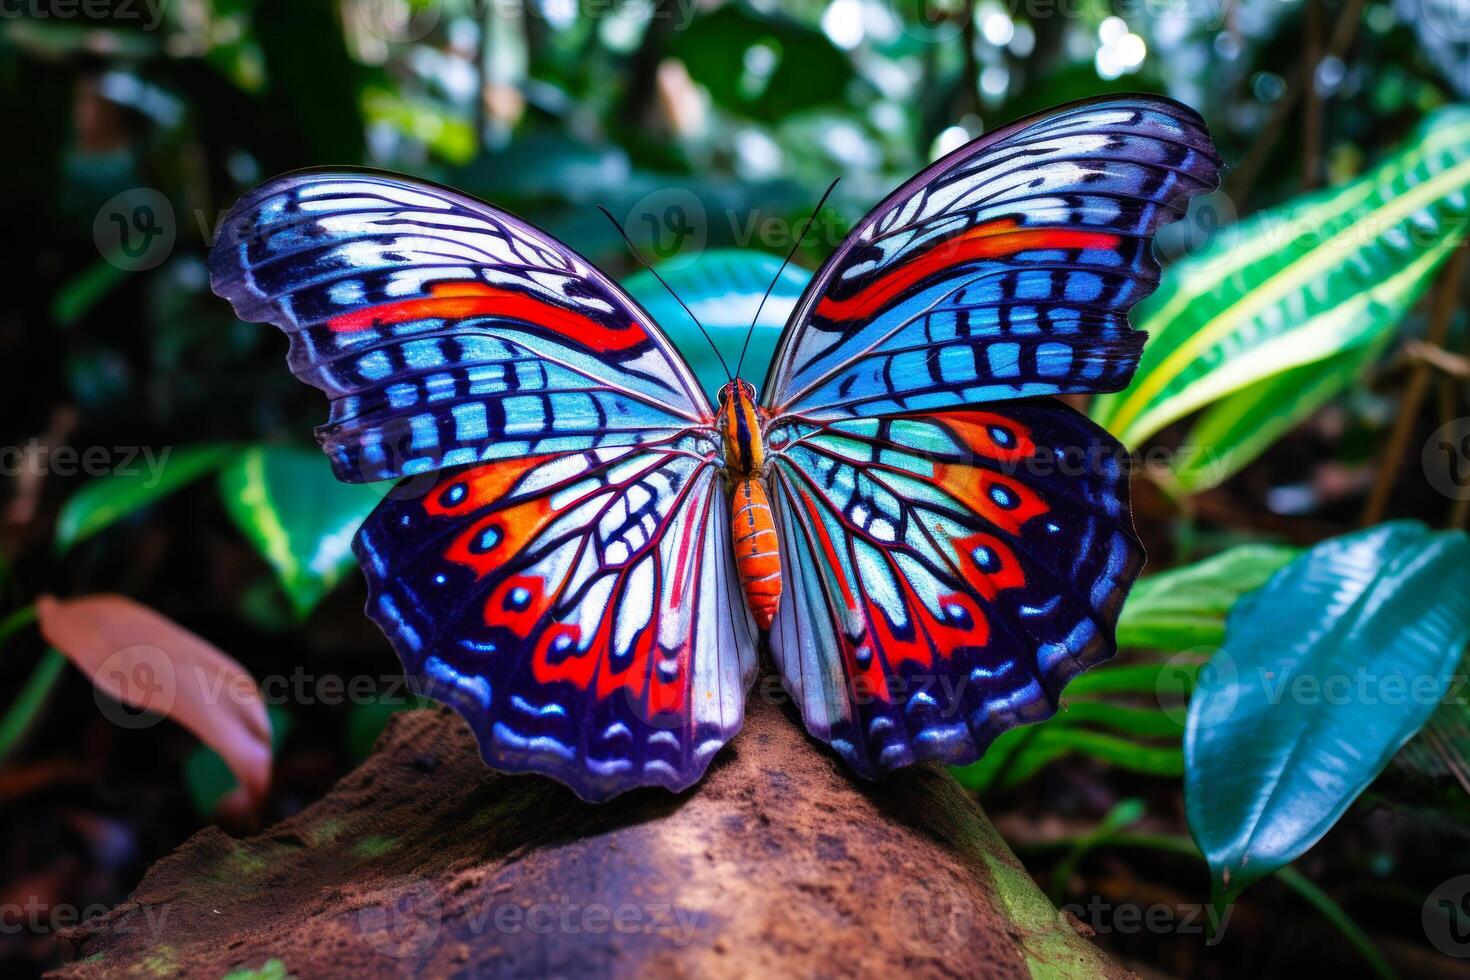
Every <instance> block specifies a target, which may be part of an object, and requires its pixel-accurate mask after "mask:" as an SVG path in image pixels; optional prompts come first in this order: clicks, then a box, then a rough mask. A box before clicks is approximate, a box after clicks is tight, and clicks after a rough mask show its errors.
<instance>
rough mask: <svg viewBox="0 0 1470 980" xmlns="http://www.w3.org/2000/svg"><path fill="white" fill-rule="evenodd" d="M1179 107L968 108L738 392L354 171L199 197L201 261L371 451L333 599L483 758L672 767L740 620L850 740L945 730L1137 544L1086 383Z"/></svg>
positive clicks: (1080, 620) (710, 733) (558, 258)
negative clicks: (345, 605)
mask: <svg viewBox="0 0 1470 980" xmlns="http://www.w3.org/2000/svg"><path fill="white" fill-rule="evenodd" d="M1219 170H1220V159H1219V157H1218V155H1217V154H1216V152H1215V150H1214V148H1213V146H1212V144H1211V142H1210V138H1209V135H1208V132H1207V131H1206V129H1205V126H1204V123H1203V121H1202V120H1201V119H1200V117H1199V116H1198V115H1197V114H1196V113H1195V112H1194V111H1193V110H1191V109H1188V108H1186V107H1184V106H1182V105H1179V104H1178V103H1175V102H1173V101H1170V100H1168V99H1165V98H1160V97H1153V96H1124V97H1104V98H1100V99H1094V100H1088V101H1084V102H1079V103H1074V104H1070V105H1067V106H1063V107H1060V108H1057V109H1054V110H1051V111H1048V112H1044V113H1041V114H1038V115H1034V116H1030V117H1028V118H1025V119H1022V120H1020V121H1018V122H1015V123H1012V124H1010V125H1008V126H1005V127H1003V128H1000V129H997V130H995V131H993V132H991V133H989V134H987V135H985V136H983V137H981V138H979V139H977V140H975V141H973V142H971V143H969V144H967V145H965V146H962V147H960V148H959V149H957V150H955V151H953V152H951V153H949V154H948V155H946V156H944V157H943V158H941V159H940V160H938V161H937V162H936V163H934V164H932V165H931V166H929V167H928V168H927V169H925V170H924V171H922V172H921V173H920V174H918V176H916V177H914V178H913V179H912V180H910V181H909V182H907V183H906V184H904V185H903V186H902V187H900V188H899V189H898V190H897V191H895V192H894V193H893V194H892V195H890V196H889V197H888V198H887V199H886V200H884V201H883V202H882V203H880V204H879V205H877V207H875V208H874V209H873V210H872V211H871V212H870V213H869V214H868V215H867V216H866V217H865V218H863V219H862V221H861V222H860V223H859V224H858V225H856V226H855V228H854V229H853V230H852V232H851V233H850V234H849V235H848V236H847V238H846V239H845V240H844V241H843V242H842V243H841V244H840V246H839V247H838V248H837V249H836V250H835V251H834V252H833V253H832V255H831V257H830V258H828V259H827V260H826V262H825V264H824V265H823V266H822V267H821V269H820V270H819V271H818V272H817V273H816V275H815V276H814V277H813V278H812V279H811V281H810V284H809V285H808V287H807V288H806V290H805V292H804V294H803V295H802V296H801V298H800V299H799V300H798V302H797V304H796V307H795V310H794V312H793V313H792V315H791V318H790V320H789V322H788V324H787V326H786V328H785V330H784V332H783V334H782V335H781V339H780V341H779V342H778V345H777V349H776V353H775V356H774V359H773V360H772V362H771V364H770V367H769V370H768V372H767V374H766V376H765V381H764V384H763V385H762V386H761V387H760V389H759V392H758V391H757V389H756V388H755V386H754V385H753V384H751V383H750V382H749V381H747V380H745V379H743V378H740V377H735V378H732V379H731V380H730V382H729V383H728V384H727V385H725V386H724V387H723V388H721V389H720V390H719V393H718V397H717V400H716V402H715V403H714V404H711V403H710V401H709V399H708V397H707V396H706V395H705V393H704V391H703V390H702V389H701V387H700V385H699V383H698V382H697V380H696V378H695V376H694V374H693V372H692V371H691V370H690V368H689V367H688V366H687V365H686V363H685V361H684V358H683V357H682V356H681V355H680V353H679V351H678V350H676V349H675V347H674V346H673V345H672V343H671V342H670V341H669V339H668V338H667V337H666V336H665V335H664V334H663V333H662V332H661V331H660V330H659V328H658V327H657V325H655V324H654V323H653V322H652V319H651V318H650V317H649V316H648V314H647V313H646V312H645V311H644V310H643V309H642V307H640V306H639V305H638V303H637V302H635V301H634V300H633V299H632V297H630V296H629V295H628V293H626V292H625V291H624V290H623V289H622V288H621V287H620V286H618V285H617V284H616V283H615V282H614V281H613V280H612V279H610V278H609V277H608V276H607V275H605V274H604V273H603V272H602V271H600V270H599V269H598V268H597V267H596V266H595V265H593V264H592V263H591V262H589V261H588V260H587V259H585V258H583V257H582V256H581V255H579V254H577V253H576V252H575V251H573V250H572V249H571V248H569V247H567V246H566V245H564V244H563V243H561V242H560V241H558V240H556V239H555V238H553V237H552V236H550V235H548V234H547V233H545V232H543V231H541V230H539V229H537V228H535V227H533V226H532V225H530V224H528V223H527V222H525V221H523V220H521V219H519V218H517V217H515V216H514V215H511V214H509V213H507V212H505V211H503V210H501V209H498V208H496V207H493V206H491V205H489V204H485V203H482V202H480V201H477V200H474V199H472V198H470V197H467V196H465V195H462V194H460V193H457V192H455V191H453V190H450V189H447V188H445V187H441V186H437V185H435V184H431V183H428V182H425V181H421V180H416V179H412V178H408V177H403V176H396V175H390V174H385V173H379V172H374V171H363V170H356V169H347V170H343V169H336V170H311V171H302V172H297V173H292V174H287V175H285V176H282V177H278V178H276V179H274V180H271V181H269V182H267V183H266V184H264V185H262V186H260V187H258V188H256V189H255V190H253V191H251V192H250V193H249V194H247V195H246V196H245V197H244V198H243V199H242V200H241V201H240V202H239V203H238V204H237V205H236V206H235V207H234V208H233V209H232V210H231V211H230V212H229V214H228V215H227V216H226V218H225V219H224V221H223V222H222V225H221V227H220V230H219V236H218V238H217V241H216V245H215V248H214V250H213V253H212V255H211V258H210V272H211V283H212V286H213V289H214V291H215V292H216V293H218V294H219V295H220V296H221V297H224V298H225V299H228V300H229V301H230V302H231V303H232V304H233V306H234V309H235V312H236V314H237V315H238V316H239V317H240V318H241V319H244V320H250V321H258V322H269V323H273V324H275V325H276V326H278V327H280V328H281V329H282V330H284V331H285V332H286V333H287V334H288V335H289V338H290V349H289V354H288V363H289V366H290V368H291V370H292V372H293V373H294V374H295V375H296V377H297V378H299V379H300V380H302V381H304V382H306V383H308V384H311V385H314V386H316V387H318V388H320V389H322V390H323V391H324V392H326V394H327V395H328V397H329V400H330V414H329V418H328V421H327V422H326V423H325V424H324V425H322V426H320V427H318V429H317V431H316V435H317V439H318V441H319V442H320V443H321V446H322V448H323V449H324V451H325V452H326V454H327V456H328V457H329V458H330V460H331V465H332V467H333V470H334V472H335V474H336V476H337V477H338V478H340V479H342V480H346V481H353V482H366V481H379V480H385V481H386V480H398V481H400V482H399V484H398V485H397V487H396V489H395V490H394V491H392V492H390V493H389V494H388V495H387V496H385V498H384V499H383V500H382V502H381V503H380V504H379V505H378V506H377V508H376V509H375V510H374V511H373V512H372V514H371V515H370V516H369V517H368V519H367V520H366V521H365V522H364V524H363V526H362V527H361V529H360V530H359V532H358V534H357V537H356V539H355V541H354V548H355V551H356V554H357V556H358V559H359V562H360V564H361V566H362V569H363V572H364V574H365V576H366V579H367V585H368V605H367V613H368V615H369V616H370V617H371V618H372V619H373V620H374V621H375V622H376V623H377V624H378V626H379V627H381V628H382V630H383V632H384V633H385V634H386V635H387V637H388V639H389V641H390V642H391V643H392V645H393V647H394V649H395V650H396V651H397V653H398V655H399V656H400V658H401V659H402V661H403V664H404V667H405V669H406V670H407V671H408V672H409V673H410V674H411V675H412V676H413V677H415V678H416V679H417V680H418V681H419V682H420V683H421V684H422V685H423V686H424V689H425V690H427V691H429V692H431V693H432V695H433V696H434V697H435V698H437V699H439V700H441V701H443V702H445V703H448V704H450V705H452V706H453V707H454V708H455V709H457V710H458V711H459V712H460V713H461V714H462V715H463V716H464V717H465V718H466V719H467V721H468V722H469V725H470V727H471V728H472V729H473V730H474V732H475V734H476V736H477V737H478V739H479V744H480V747H481V751H482V754H483V756H484V759H485V762H486V763H487V764H488V765H489V766H491V767H493V768H495V769H498V770H504V771H513V772H525V771H533V772H539V773H544V774H547V775H550V776H552V777H555V778H556V779H558V780H560V781H561V782H563V783H564V784H566V785H567V786H569V787H571V789H572V790H574V791H575V792H576V793H577V794H578V795H579V796H581V797H582V798H584V799H587V800H593V801H600V800H605V799H608V798H610V797H612V796H615V795H616V794H618V793H621V792H624V791H626V790H629V789H632V788H635V787H639V786H648V785H657V786H663V787H665V788H667V789H669V790H672V791H678V790H682V789H684V788H686V787H688V786H690V785H691V784H693V783H694V782H695V781H697V780H698V779H699V778H700V777H701V776H702V775H703V773H704V771H705V769H706V767H707V766H708V765H709V764H710V761H711V759H712V758H713V757H714V756H715V754H716V753H717V752H718V751H719V750H720V749H721V747H722V746H724V745H725V744H726V743H727V742H728V741H729V740H730V739H731V738H732V737H733V736H734V735H735V733H736V732H737V731H738V730H739V728H740V726H741V722H742V719H743V714H744V703H745V698H746V695H747V692H748V690H749V689H750V688H751V686H752V684H753V682H754V679H755V677H756V675H757V672H758V661H759V654H758V650H759V649H760V646H759V644H760V642H761V641H762V639H765V640H767V641H768V643H769V653H770V657H771V659H772V661H773V664H774V667H775V669H776V671H777V672H778V673H779V676H780V678H781V680H782V683H783V685H784V688H785V690H786V692H788V694H789V696H790V697H791V699H792V700H793V701H794V703H795V704H796V705H797V706H798V707H799V709H800V712H801V715H802V718H803V721H804V722H805V724H806V727H807V728H808V730H809V731H810V732H811V733H812V735H814V736H816V737H817V738H819V739H821V740H823V741H825V742H827V743H829V744H830V745H831V747H832V748H833V749H834V750H835V751H836V752H837V754H838V755H840V756H841V757H842V758H843V759H844V760H845V761H846V762H847V763H848V764H849V765H850V766H851V767H852V769H853V770H855V771H856V772H857V773H859V774H861V775H862V776H865V777H873V778H876V777H879V776H881V775H883V774H885V773H888V772H890V771H892V770H894V769H896V768H898V767H901V766H906V765H909V764H911V763H914V762H917V761H920V760H925V759H937V760H942V761H944V762H948V763H953V764H962V763H967V762H971V761H973V760H975V759H977V758H978V757H979V756H980V755H981V754H982V753H983V752H984V751H985V749H986V747H987V746H988V745H989V744H990V742H991V741H993V740H994V738H995V737H996V736H997V735H998V734H1000V733H1001V732H1003V731H1005V730H1006V729H1008V728H1011V727H1013V726H1015V725H1018V724H1021V723H1025V722H1032V721H1038V720H1041V719H1044V718H1047V717H1050V716H1051V715H1052V714H1053V713H1054V712H1055V711H1056V709H1057V705H1058V698H1059V695H1060V692H1061V690H1062V688H1063V686H1064V685H1065V684H1066V683H1067V682H1068V681H1069V680H1070V679H1071V678H1072V677H1073V676H1075V675H1076V674H1077V673H1079V672H1080V671H1082V670H1084V669H1086V668H1088V667H1091V666H1093V665H1095V664H1097V663H1099V662H1101V661H1103V660H1105V659H1107V658H1108V657H1110V656H1111V655H1112V654H1113V652H1114V650H1115V638H1114V627H1115V624H1116V622H1117V618H1118V613H1119V609H1120V607H1121V605H1122V602H1123V599H1124V597H1125V595H1126V594H1127V591H1128V589H1129V587H1130V586H1131V584H1132V582H1133V580H1134V579H1135V578H1136V577H1137V575H1138V572H1139V570H1140V568H1141V567H1142V563H1143V550H1142V547H1141V545H1140V543H1139V540H1138V538H1137V535H1136V534H1135V532H1134V529H1133V524H1132V517H1131V512H1130V509H1129V502H1128V466H1127V459H1126V456H1125V454H1124V453H1123V452H1122V450H1121V447H1120V446H1118V444H1117V443H1116V442H1115V441H1114V440H1113V439H1112V438H1111V437H1109V436H1108V435H1107V434H1106V433H1105V432H1103V431H1102V430H1101V429H1100V428H1098V427H1097V426H1095V425H1094V424H1093V423H1092V422H1091V421H1089V420H1088V419H1087V418H1086V417H1085V416H1084V415H1082V414H1080V413H1079V412H1077V411H1074V410H1073V409H1071V408H1069V407H1067V406H1066V405H1065V404H1064V403H1063V402H1062V401H1061V400H1059V399H1057V398H1055V397H1053V396H1056V395H1059V394H1064V393H1090V392H1107V391H1116V390H1118V389H1121V388H1123V387H1125V386H1126V385H1127V384H1128V382H1129V379H1130V377H1131V375H1132V373H1133V371H1134V368H1135V366H1136V365H1137V362H1138V358H1139V354H1140V351H1141V349H1142V346H1143V341H1144V336H1143V335H1142V334H1141V333H1139V332H1137V331H1134V330H1133V329H1132V328H1131V327H1130V326H1129V323H1128V310H1129V309H1130V308H1131V307H1132V306H1133V305H1134V304H1135V303H1137V302H1138V301H1139V300H1140V299H1142V298H1143V297H1145V296H1147V295H1148V294H1149V293H1150V292H1151V291H1152V290H1153V289H1154V288H1155V286H1156V285H1157V282H1158V277H1159V266H1158V263H1157V261H1156V260H1155V258H1154V256H1153V253H1152V239H1153V235H1154V232H1155V231H1156V230H1157V229H1158V228H1159V227H1160V226H1161V225H1163V224H1164V223H1167V222H1170V221H1173V220H1177V219H1178V218H1180V217H1181V216H1182V215H1183V214H1184V211H1185V208H1186V206H1187V204H1188V201H1189V198H1191V197H1192V196H1194V195H1197V194H1203V193H1207V192H1209V191H1212V190H1214V189H1215V188H1216V186H1217V185H1218V175H1219Z"/></svg>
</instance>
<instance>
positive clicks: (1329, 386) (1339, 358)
mask: <svg viewBox="0 0 1470 980" xmlns="http://www.w3.org/2000/svg"><path fill="white" fill-rule="evenodd" d="M1392 340H1393V332H1392V331H1385V332H1383V333H1382V334H1380V335H1379V336H1377V337H1375V338H1373V339H1372V340H1370V341H1369V342H1368V343H1366V344H1362V345H1360V346H1357V347H1351V348H1349V349H1347V350H1345V351H1342V352H1341V353H1339V354H1333V355H1331V356H1330V357H1325V358H1323V359H1322V360H1320V361H1315V362H1313V363H1311V364H1303V365H1301V366H1300V367H1294V368H1291V369H1290V370H1287V371H1282V372H1281V373H1280V374H1276V375H1272V376H1271V377H1269V378H1266V379H1265V380H1263V381H1258V382H1256V383H1255V384H1253V385H1250V386H1249V387H1246V388H1242V389H1241V390H1240V391H1237V392H1236V393H1235V394H1233V395H1226V396H1225V397H1224V398H1222V399H1221V400H1220V401H1218V402H1216V403H1215V404H1213V405H1211V406H1210V407H1209V408H1207V409H1205V410H1204V412H1202V413H1201V414H1200V417H1199V419H1198V420H1197V421H1196V422H1195V424H1194V427H1193V428H1192V429H1190V431H1189V434H1188V435H1186V436H1185V437H1184V441H1183V443H1182V445H1184V446H1187V447H1191V448H1192V451H1191V452H1188V453H1181V455H1180V457H1179V462H1178V463H1177V464H1176V465H1175V467H1174V472H1173V477H1174V480H1175V482H1176V484H1177V486H1178V488H1179V489H1180V490H1181V491H1183V492H1185V493H1198V492H1199V491H1201V490H1208V489H1210V488H1211V487H1217V486H1219V485H1220V484H1221V483H1224V482H1225V480H1227V479H1228V478H1229V477H1231V476H1232V475H1234V474H1235V473H1237V472H1239V471H1240V470H1241V469H1242V468H1244V467H1245V466H1246V465H1247V464H1248V463H1250V462H1251V461H1253V460H1254V459H1255V458H1256V457H1257V456H1260V455H1261V453H1263V452H1265V451H1266V448H1267V447H1268V446H1270V445H1271V444H1272V443H1274V442H1275V441H1276V440H1277V439H1280V438H1281V437H1282V436H1283V435H1285V434H1286V433H1287V432H1290V431H1291V430H1292V429H1294V428H1296V427H1297V426H1298V425H1299V424H1301V423H1302V422H1303V421H1305V420H1306V419H1307V417H1308V416H1310V415H1311V414H1312V413H1313V412H1315V411H1317V409H1319V408H1321V407H1322V406H1323V405H1326V404H1327V403H1328V402H1330V401H1332V399H1333V398H1336V397H1337V396H1338V395H1339V394H1341V393H1342V392H1343V391H1345V390H1346V389H1347V388H1349V387H1350V386H1351V385H1352V384H1353V382H1355V381H1356V380H1357V379H1358V378H1359V377H1361V376H1362V374H1363V373H1364V372H1365V371H1366V370H1367V369H1368V367H1369V366H1370V365H1371V364H1372V363H1373V362H1374V361H1376V360H1378V357H1379V355H1381V354H1382V353H1383V351H1384V349H1385V348H1387V347H1388V345H1389V342H1390V341H1392Z"/></svg>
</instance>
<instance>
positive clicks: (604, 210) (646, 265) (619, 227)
mask: <svg viewBox="0 0 1470 980" xmlns="http://www.w3.org/2000/svg"><path fill="white" fill-rule="evenodd" d="M597 210H599V211H601V212H602V213H603V214H604V215H606V216H607V220H608V221H611V222H612V225H613V227H614V228H616V229H617V230H618V234H619V235H622V236H623V241H625V242H627V243H628V251H630V252H632V253H633V258H635V259H637V260H638V262H639V264H640V265H642V266H643V268H645V269H647V270H648V271H649V272H651V273H653V278H655V279H657V280H658V281H659V282H660V283H662V285H663V287H664V288H665V289H667V290H668V291H669V295H670V296H672V297H674V301H675V302H676V303H678V304H679V305H680V306H682V307H684V312H685V313H688V314H689V319H691V320H693V321H694V325H695V326H696V327H698V328H699V332H700V333H701V334H703V335H704V340H705V343H707V344H709V348H710V350H712V351H714V352H715V357H717V358H719V360H720V367H722V368H724V369H725V377H726V378H728V379H729V380H731V381H734V380H735V375H733V374H731V373H730V365H728V364H726V363H725V357H724V355H723V354H721V353H720V349H719V348H718V347H716V346H715V342H714V341H713V340H711V339H710V335H709V331H708V330H706V329H704V324H702V323H700V322H699V317H697V316H695V315H694V311H693V310H691V309H690V308H689V306H688V304H686V303H685V302H684V301H683V300H682V299H680V298H679V294H678V293H676V292H674V287H673V286H670V285H669V284H668V283H667V282H665V281H664V277H663V276H661V275H659V274H658V270H657V269H655V268H654V267H653V266H652V265H650V264H649V262H648V260H647V259H645V258H644V257H643V255H642V254H641V253H640V252H639V251H638V246H637V245H634V244H633V239H631V238H629V237H628V233H627V232H626V231H624V230H623V226H622V225H621V224H620V223H619V222H618V219H617V218H614V217H613V216H612V212H611V211H609V210H608V209H607V208H605V207H603V206H602V205H601V204H599V205H597Z"/></svg>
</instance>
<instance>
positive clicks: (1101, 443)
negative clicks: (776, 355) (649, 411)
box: [771, 400, 1143, 777]
mask: <svg viewBox="0 0 1470 980" xmlns="http://www.w3.org/2000/svg"><path fill="white" fill-rule="evenodd" d="M771 445H772V449H773V456H772V464H771V483H772V500H773V506H774V508H775V511H776V526H777V531H778V534H779V536H780V539H781V545H782V556H783V558H784V559H785V561H786V564H787V568H786V581H787V583H788V584H787V594H786V595H785V596H783V597H782V602H781V607H780V611H779V612H778V614H777V618H776V622H775V624H774V625H773V627H772V630H771V647H772V650H773V652H774V654H775V658H776V665H777V667H778V668H779V670H780V671H781V675H782V677H783V678H785V681H786V685H787V687H788V689H789V690H790V691H791V693H792V696H793V697H794V698H795V699H796V701H797V704H798V705H799V707H800V708H801V711H802V715H803V718H804V719H805V721H806V724H807V727H808V728H809V729H810V730H811V732H812V734H814V735H816V736H817V737H818V738H821V739H823V740H825V741H828V742H830V743H831V744H832V746H833V748H835V749H836V750H837V751H838V753H839V754H841V755H842V757H843V758H844V759H846V760H847V761H848V762H849V763H850V764H851V765H852V767H853V768H854V769H856V770H857V771H858V772H859V773H862V774H863V775H865V776H868V777H876V776H879V775H882V774H883V773H886V772H890V771H892V770H893V769H896V768H898V767H900V766H905V765H908V764H910V763H912V762H916V761H919V760H921V759H941V760H943V761H946V762H950V763H954V764H961V763H966V762H971V761H974V760H975V759H976V758H978V757H979V755H980V754H981V753H982V752H984V751H985V748H986V746H988V745H989V744H990V742H991V741H992V740H993V739H994V738H995V737H996V736H997V735H999V734H1000V733H1001V732H1003V731H1005V730H1006V729H1007V728H1010V727H1012V726H1014V725H1017V724H1020V723H1022V722H1028V721H1038V720H1040V719H1042V718H1045V717H1049V716H1050V715H1051V714H1052V713H1053V712H1054V711H1056V708H1057V699H1058V696H1059V695H1060V693H1061V690H1062V687H1063V686H1064V685H1065V684H1066V682H1067V681H1068V680H1070V679H1071V678H1072V677H1073V676H1075V675H1076V674H1077V673H1078V672H1080V671H1082V670H1084V669H1086V668H1088V667H1090V666H1093V665H1094V664H1097V663H1099V662H1101V661H1102V660H1105V659H1107V658H1108V657H1110V656H1111V655H1112V653H1113V650H1114V641H1113V629H1114V626H1115V624H1116V622H1117V618H1118V612H1119V610H1120V608H1121V607H1122V603H1123V599H1124V596H1125V595H1126V593H1127V589H1128V586H1129V585H1130V584H1131V583H1132V581H1133V579H1134V577H1135V576H1136V575H1137V574H1138V570H1139V568H1140V567H1141V566H1142V564H1143V549H1142V547H1141V546H1140V545H1139V543H1138V539H1137V537H1136V536H1135V534H1134V532H1133V525H1132V519H1131V518H1130V516H1129V513H1128V475H1127V459H1126V456H1125V454H1124V453H1123V451H1122V449H1121V447H1120V446H1119V445H1118V444H1117V442H1115V441H1114V440H1113V439H1112V438H1111V437H1109V436H1107V435H1106V434H1105V433H1103V432H1101V431H1100V430H1098V429H1097V428H1096V427H1094V426H1093V425H1092V424H1091V423H1090V422H1088V421H1087V419H1085V418H1084V417H1082V416H1081V415H1079V414H1077V413H1076V412H1073V411H1072V410H1070V409H1068V408H1066V407H1065V406H1063V405H1060V404H1059V403H1051V402H1047V401H1040V400H1036V401H1016V402H1008V403H1006V404H1005V405H1002V406H997V407H996V408H994V409H954V410H949V411H944V412H933V413H909V414H904V415H897V416H892V417H887V418H882V419H853V420H843V421H838V422H832V423H825V424H813V423H797V422H786V423H781V424H779V425H777V426H776V427H774V428H773V429H772V430H771Z"/></svg>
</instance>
